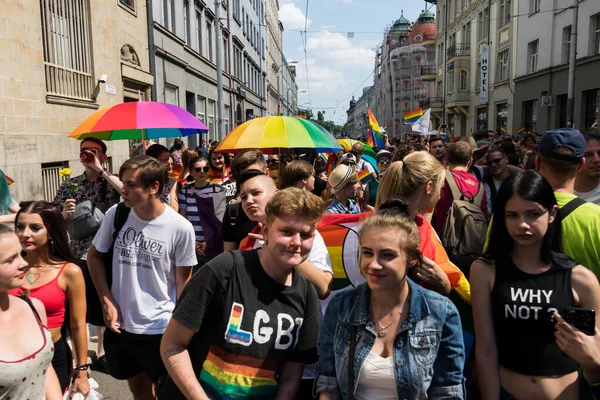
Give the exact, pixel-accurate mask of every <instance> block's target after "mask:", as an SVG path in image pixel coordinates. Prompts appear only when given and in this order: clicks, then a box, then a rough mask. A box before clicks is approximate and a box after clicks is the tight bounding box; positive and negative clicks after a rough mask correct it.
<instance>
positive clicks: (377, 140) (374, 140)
mask: <svg viewBox="0 0 600 400" xmlns="http://www.w3.org/2000/svg"><path fill="white" fill-rule="evenodd" d="M367 114H369V139H368V140H367V145H368V146H371V147H379V148H380V149H382V148H384V147H385V143H384V142H383V136H381V128H380V127H379V123H378V122H377V119H375V116H374V115H373V113H372V112H371V110H370V109H369V107H367Z"/></svg>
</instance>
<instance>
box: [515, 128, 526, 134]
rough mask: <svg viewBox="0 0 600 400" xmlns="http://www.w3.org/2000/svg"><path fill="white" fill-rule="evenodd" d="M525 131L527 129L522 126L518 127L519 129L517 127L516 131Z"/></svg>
mask: <svg viewBox="0 0 600 400" xmlns="http://www.w3.org/2000/svg"><path fill="white" fill-rule="evenodd" d="M525 131H527V129H525V128H524V127H520V128H519V129H517V133H523V132H525Z"/></svg>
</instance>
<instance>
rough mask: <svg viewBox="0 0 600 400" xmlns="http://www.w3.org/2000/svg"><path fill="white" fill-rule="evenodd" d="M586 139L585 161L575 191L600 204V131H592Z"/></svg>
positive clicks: (583, 197)
mask: <svg viewBox="0 0 600 400" xmlns="http://www.w3.org/2000/svg"><path fill="white" fill-rule="evenodd" d="M583 136H584V137H585V140H586V146H585V151H584V153H583V158H584V163H583V168H582V169H581V171H579V172H578V173H577V178H575V190H574V191H573V193H575V194H576V195H577V196H579V197H581V198H582V199H584V200H586V201H589V202H592V203H595V204H598V205H600V133H598V132H597V131H590V132H589V133H587V134H585V135H583Z"/></svg>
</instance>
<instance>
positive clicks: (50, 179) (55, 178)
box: [42, 166, 68, 202]
mask: <svg viewBox="0 0 600 400" xmlns="http://www.w3.org/2000/svg"><path fill="white" fill-rule="evenodd" d="M63 168H64V166H52V167H44V166H42V192H43V194H44V200H46V201H48V202H51V201H52V200H54V196H56V192H58V188H59V187H60V184H61V183H63V182H64V181H66V180H67V179H68V177H66V176H60V170H61V169H63Z"/></svg>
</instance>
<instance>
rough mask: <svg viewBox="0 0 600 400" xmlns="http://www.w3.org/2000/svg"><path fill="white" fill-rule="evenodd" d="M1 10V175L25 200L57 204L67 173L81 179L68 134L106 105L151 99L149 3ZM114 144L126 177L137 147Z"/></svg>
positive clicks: (27, 3) (14, 5)
mask: <svg viewBox="0 0 600 400" xmlns="http://www.w3.org/2000/svg"><path fill="white" fill-rule="evenodd" d="M91 4H93V5H94V8H93V9H92V8H91ZM0 10H2V11H1V12H0V27H3V28H2V29H0V54H1V55H0V168H1V169H2V170H3V171H4V172H5V173H6V174H7V175H9V176H10V177H11V178H13V179H14V181H15V183H14V184H13V185H11V187H10V190H11V194H12V195H13V197H14V198H15V199H17V200H18V201H22V200H32V199H45V200H52V199H53V198H54V195H55V193H56V190H57V189H58V186H59V185H60V183H61V181H62V179H63V178H61V177H60V176H59V170H60V169H61V168H63V167H69V168H71V170H72V171H73V176H75V175H78V174H80V173H82V172H83V167H82V166H81V163H80V162H79V144H80V142H78V141H77V140H74V139H70V138H68V134H69V133H70V132H71V131H72V130H73V129H74V128H76V127H77V126H78V125H79V124H80V123H81V122H82V121H83V120H84V119H85V118H86V117H88V116H89V115H91V114H92V113H93V112H94V111H96V110H98V109H99V108H103V107H106V106H110V105H114V104H117V103H121V102H123V101H127V100H137V99H147V98H149V97H150V94H151V89H152V86H153V77H152V75H151V74H150V68H149V52H148V29H147V28H148V22H147V12H146V11H147V10H146V2H145V1H140V0H121V1H116V0H97V1H94V2H90V1H88V0H60V1H59V0H23V1H12V0H0ZM107 145H108V155H109V160H108V163H107V167H108V168H110V169H111V170H113V171H115V170H118V168H119V166H120V165H121V163H122V162H123V161H124V160H126V159H127V158H128V157H129V143H128V142H127V141H113V142H108V143H107Z"/></svg>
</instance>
